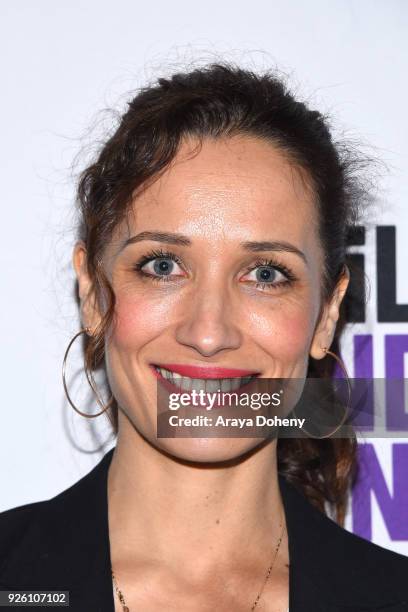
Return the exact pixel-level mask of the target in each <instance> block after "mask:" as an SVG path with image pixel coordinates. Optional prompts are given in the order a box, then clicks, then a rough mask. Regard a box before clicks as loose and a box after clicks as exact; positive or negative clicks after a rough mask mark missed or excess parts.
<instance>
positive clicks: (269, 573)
mask: <svg viewBox="0 0 408 612" xmlns="http://www.w3.org/2000/svg"><path fill="white" fill-rule="evenodd" d="M282 522H283V521H282ZM284 532H285V525H284V524H283V526H282V531H281V534H280V537H279V540H278V543H277V545H276V547H275V550H274V552H273V559H272V563H271V564H270V566H269V567H268V571H267V572H266V577H265V580H264V583H263V585H262V588H261V590H260V591H259V593H258V595H257V596H256V599H255V601H254V603H253V604H252V606H251V612H252V611H253V610H255V608H256V606H257V605H258V602H259V600H260V598H261V595H262V593H263V591H264V588H265V585H266V583H267V582H268V578H269V576H270V575H271V572H272V568H273V566H274V564H275V560H276V557H277V556H278V552H279V548H280V545H281V542H282V538H283V534H284ZM112 580H113V586H114V587H115V591H116V594H117V596H118V598H119V601H120V603H121V605H122V612H130V610H129V608H128V606H127V605H126V602H125V598H124V597H123V593H122V591H121V590H120V589H119V587H118V583H117V582H116V578H115V575H114V573H113V570H112Z"/></svg>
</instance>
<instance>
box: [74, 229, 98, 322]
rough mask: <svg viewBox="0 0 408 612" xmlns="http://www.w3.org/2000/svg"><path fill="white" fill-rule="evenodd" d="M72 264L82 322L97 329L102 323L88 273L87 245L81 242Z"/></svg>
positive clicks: (78, 244)
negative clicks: (76, 281) (76, 282)
mask: <svg viewBox="0 0 408 612" xmlns="http://www.w3.org/2000/svg"><path fill="white" fill-rule="evenodd" d="M72 264H73V266H74V269H75V273H76V277H77V280H78V289H79V299H80V309H81V320H82V323H83V325H84V327H90V328H91V330H94V329H96V327H97V326H98V325H99V323H100V321H101V315H100V312H99V308H98V305H97V300H96V296H95V291H94V286H93V283H92V279H91V277H90V276H89V273H88V260H87V251H86V247H85V244H84V243H83V241H82V240H79V241H78V242H77V243H76V244H75V246H74V250H73V253H72Z"/></svg>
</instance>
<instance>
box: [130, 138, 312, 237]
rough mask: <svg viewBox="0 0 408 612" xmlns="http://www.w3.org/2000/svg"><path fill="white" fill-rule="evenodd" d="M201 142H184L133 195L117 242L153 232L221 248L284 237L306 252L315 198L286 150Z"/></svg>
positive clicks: (249, 142) (251, 141) (254, 142)
mask: <svg viewBox="0 0 408 612" xmlns="http://www.w3.org/2000/svg"><path fill="white" fill-rule="evenodd" d="M197 145H198V143H197V141H194V140H191V139H190V140H185V141H184V142H183V143H182V145H181V146H180V148H179V151H178V153H177V155H176V156H175V158H174V159H173V161H172V162H171V164H170V165H169V167H168V168H167V169H166V171H165V172H164V173H163V174H162V175H161V177H160V178H159V179H158V180H156V181H155V182H154V183H153V184H152V185H150V186H149V187H147V188H146V189H145V190H144V191H142V192H140V193H139V195H137V196H136V197H135V198H134V201H133V204H132V207H131V209H130V211H129V215H128V222H127V223H126V225H125V226H122V227H121V228H120V229H119V235H120V237H123V236H126V235H127V234H130V233H132V232H134V231H149V230H152V231H154V230H156V231H157V230H162V231H174V232H179V233H182V234H186V235H188V236H190V237H191V238H192V239H193V240H194V238H196V239H197V240H199V241H200V240H201V241H207V242H208V241H213V242H214V241H217V240H222V241H223V242H224V243H225V242H226V241H228V240H235V239H236V240H248V239H251V238H253V239H254V240H259V239H262V238H263V237H265V238H268V239H271V238H273V239H275V238H276V239H280V238H283V237H284V238H285V239H291V240H294V241H295V242H296V243H297V244H298V246H299V247H302V246H303V247H304V248H306V246H307V244H306V243H307V241H308V240H310V239H311V234H313V232H311V226H312V225H314V224H315V217H316V210H315V203H314V201H313V193H312V190H311V188H310V187H309V182H308V181H307V179H306V176H305V173H304V172H303V171H301V170H300V169H299V168H297V167H295V166H294V164H293V163H291V162H290V161H289V160H288V158H287V157H286V156H285V155H284V153H283V152H281V151H280V150H279V149H278V148H277V147H275V146H273V145H271V144H270V143H268V142H266V141H263V140H260V139H256V138H253V137H247V136H240V137H233V138H228V139H227V138H223V139H217V140H215V139H204V140H203V142H202V145H201V147H200V148H199V149H197ZM197 150H198V152H197Z"/></svg>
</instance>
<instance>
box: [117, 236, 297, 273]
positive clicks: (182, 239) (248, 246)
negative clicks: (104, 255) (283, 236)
mask: <svg viewBox="0 0 408 612" xmlns="http://www.w3.org/2000/svg"><path fill="white" fill-rule="evenodd" d="M144 240H152V241H154V242H163V243H165V244H173V245H178V246H191V245H192V242H191V240H190V238H188V237H187V236H184V235H183V234H177V233H173V232H151V231H150V232H147V231H146V232H140V233H139V234H136V235H135V236H131V237H130V238H128V239H127V240H125V242H124V243H123V244H122V245H121V247H120V249H119V252H120V251H123V249H125V248H126V247H127V246H129V245H130V244H135V243H137V242H142V241H144ZM240 246H241V247H242V248H243V249H245V250H246V251H250V252H252V253H258V252H260V251H283V252H286V253H293V254H294V255H297V256H298V257H300V258H301V259H302V260H303V261H304V263H305V264H306V265H308V262H307V259H306V255H305V254H304V253H303V251H301V250H300V249H298V248H297V247H295V246H294V245H293V244H290V243H289V242H282V241H279V240H261V241H247V242H241V244H240Z"/></svg>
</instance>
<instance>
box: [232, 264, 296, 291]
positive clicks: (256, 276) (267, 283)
mask: <svg viewBox="0 0 408 612" xmlns="http://www.w3.org/2000/svg"><path fill="white" fill-rule="evenodd" d="M240 280H241V282H252V283H255V286H256V287H257V288H260V289H263V290H266V291H267V290H273V289H277V288H279V287H282V286H285V285H290V284H292V282H293V280H295V279H294V275H293V274H292V272H291V271H290V270H289V269H288V268H287V267H286V266H283V265H282V264H278V263H276V262H274V261H270V260H268V261H261V262H256V263H255V265H253V266H252V267H250V268H248V269H247V273H246V274H245V276H243V277H241V279H240Z"/></svg>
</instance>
